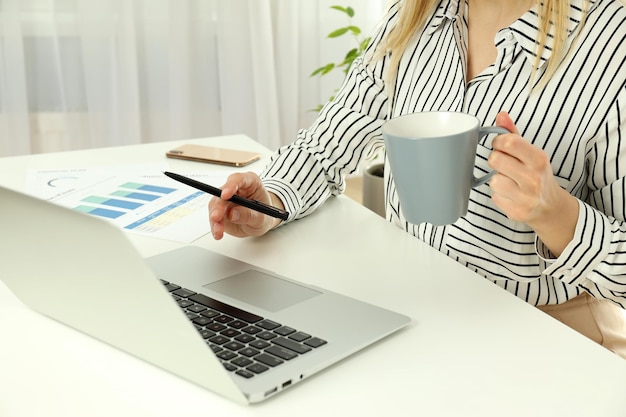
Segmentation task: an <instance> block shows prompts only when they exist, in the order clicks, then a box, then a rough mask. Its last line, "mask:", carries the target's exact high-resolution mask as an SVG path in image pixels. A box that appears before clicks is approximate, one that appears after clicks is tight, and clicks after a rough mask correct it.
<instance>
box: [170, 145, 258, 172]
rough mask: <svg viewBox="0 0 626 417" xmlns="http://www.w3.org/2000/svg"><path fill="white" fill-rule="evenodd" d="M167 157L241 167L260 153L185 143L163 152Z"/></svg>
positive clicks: (256, 158)
mask: <svg viewBox="0 0 626 417" xmlns="http://www.w3.org/2000/svg"><path fill="white" fill-rule="evenodd" d="M165 156H167V157H168V158H176V159H185V160H187V161H196V162H207V163H210V164H220V165H228V166H232V167H242V166H246V165H248V164H251V163H252V162H254V161H257V160H258V159H259V158H260V157H261V154H259V153H257V152H250V151H240V150H238V149H228V148H216V147H213V146H205V145H195V144H186V145H181V146H179V147H177V148H174V149H171V150H169V151H167V152H166V153H165Z"/></svg>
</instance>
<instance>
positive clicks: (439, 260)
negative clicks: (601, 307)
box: [0, 136, 626, 417]
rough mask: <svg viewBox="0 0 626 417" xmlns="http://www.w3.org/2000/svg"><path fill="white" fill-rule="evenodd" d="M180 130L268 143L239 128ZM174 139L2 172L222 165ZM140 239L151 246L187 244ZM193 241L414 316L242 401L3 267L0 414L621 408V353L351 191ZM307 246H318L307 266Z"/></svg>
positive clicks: (145, 248)
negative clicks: (55, 301) (249, 235)
mask: <svg viewBox="0 0 626 417" xmlns="http://www.w3.org/2000/svg"><path fill="white" fill-rule="evenodd" d="M184 142H198V143H205V144H217V145H228V146H230V147H238V148H242V149H257V150H259V151H261V152H263V153H264V154H265V155H267V150H266V149H264V148H263V147H262V146H260V145H259V144H257V143H256V142H254V141H251V140H250V139H248V138H246V137H244V136H229V137H219V138H207V139H197V140H193V141H184ZM178 143H180V142H166V143H155V144H147V145H139V146H129V147H124V148H107V149H98V150H88V151H76V152H66V153H55V154H42V155H30V156H24V157H12V158H1V159H0V184H1V185H4V186H9V187H11V188H15V189H18V190H19V189H24V184H25V178H26V173H27V171H28V170H29V169H41V168H60V167H88V166H102V165H104V166H112V165H127V164H133V163H154V162H167V163H169V165H170V169H172V170H174V171H181V172H185V171H188V172H200V171H203V170H210V171H213V170H216V169H227V168H222V167H218V166H215V165H204V164H198V163H194V162H186V161H178V160H166V159H165V157H164V153H165V151H166V150H168V149H170V148H171V147H172V146H174V145H175V144H178ZM265 162H267V156H266V157H265V158H263V159H262V160H261V161H260V162H258V163H256V165H255V166H253V168H260V167H262V166H263V164H264V163H265ZM2 238H3V239H6V238H7V237H6V236H3V237H2ZM131 240H132V241H133V243H134V244H135V245H136V246H137V247H138V249H139V250H140V252H141V253H142V254H143V255H145V256H149V255H153V254H156V253H159V252H162V251H165V250H169V249H174V248H176V247H177V246H179V245H180V244H178V243H176V242H171V241H166V240H160V239H153V238H148V237H143V236H137V235H132V236H131ZM51 244H53V243H51ZM193 244H195V245H198V246H203V247H206V248H209V249H211V250H214V251H216V252H220V253H223V254H225V255H229V256H233V257H238V258H241V259H243V260H245V261H247V262H250V263H253V264H257V265H259V266H261V267H263V268H267V269H271V270H274V271H276V272H278V273H280V274H283V275H287V276H291V277H294V278H295V279H298V280H301V281H304V282H308V283H311V284H314V285H319V286H323V287H326V288H328V289H331V290H334V291H337V292H341V293H345V294H347V295H350V296H353V297H355V298H359V299H362V300H366V301H370V302H373V303H375V304H378V305H380V306H383V307H386V308H390V309H393V310H396V311H398V312H401V313H404V314H407V315H409V316H411V317H412V318H413V319H414V322H413V323H412V325H410V326H409V327H408V328H406V329H404V330H403V331H401V332H399V333H397V334H395V335H393V336H391V337H389V338H387V339H385V340H383V341H381V342H379V343H377V344H376V345H374V346H372V347H370V348H368V349H365V350H364V351H362V352H359V353H358V354H356V355H354V356H352V357H351V358H349V359H347V360H344V361H343V362H341V363H339V364H337V365H335V366H333V367H332V368H330V369H329V370H327V371H324V372H322V373H320V374H318V375H316V376H314V377H312V378H310V379H309V380H307V381H304V382H302V383H300V384H298V385H296V386H294V387H293V388H291V389H290V390H287V391H285V392H283V393H281V394H280V395H278V396H276V397H275V398H273V399H270V400H269V401H267V402H265V403H262V404H259V405H255V406H248V407H246V406H240V405H238V404H234V403H231V402H229V401H227V400H225V399H222V398H220V397H218V396H216V395H214V394H213V393H211V392H208V391H206V390H203V389H202V388H199V387H198V386H195V385H193V384H191V383H189V382H187V381H184V380H181V379H180V378H178V377H176V376H173V375H171V374H169V373H167V372H165V371H163V370H161V369H158V368H156V367H154V366H152V365H150V364H147V363H145V362H143V361H141V360H139V359H136V358H134V357H131V356H129V355H127V354H125V353H123V352H121V351H118V350H117V349H115V348H112V347H110V346H108V345H105V344H102V343H100V342H98V341H96V340H94V339H92V338H90V337H88V336H85V335H83V334H81V333H78V332H76V331H74V330H73V329H70V328H68V327H66V326H64V325H62V324H59V323H57V322H54V321H52V320H49V319H47V318H45V317H42V316H40V315H38V314H36V313H34V312H32V311H31V310H29V309H28V308H26V307H25V306H24V305H23V304H21V302H19V300H17V299H16V298H15V297H14V296H13V294H12V293H11V292H9V291H8V289H7V288H6V287H5V286H4V285H3V284H2V282H1V281H0V340H1V342H0V416H2V417H14V416H29V417H30V416H43V415H46V416H63V417H70V416H81V417H84V416H130V415H132V416H168V417H171V416H174V415H196V413H199V415H215V416H235V415H237V416H238V415H241V416H244V415H246V416H247V415H251V416H272V417H277V416H288V415H289V416H291V415H294V413H295V414H297V415H302V416H320V415H328V416H351V415H367V416H381V415H385V414H389V413H391V414H395V415H400V416H404V415H424V416H481V417H485V416H498V417H501V416H568V417H572V416H585V417H588V416H594V417H600V416H623V415H626V395H624V394H626V361H624V360H622V359H620V358H618V357H617V356H615V355H613V354H612V353H610V352H608V351H606V350H605V349H603V348H601V347H599V346H597V345H596V344H595V343H593V342H591V341H589V340H587V339H586V338H584V337H583V336H580V335H579V334H577V333H575V332H574V331H572V330H570V329H569V328H567V327H565V326H563V325H561V324H560V323H558V322H556V321H555V320H553V319H551V318H550V317H548V316H546V315H544V314H543V313H541V312H540V311H538V310H537V309H535V308H533V307H531V306H529V305H527V304H526V303H524V302H523V301H521V300H519V299H517V298H516V297H514V296H512V295H510V294H509V293H507V292H505V291H503V290H501V289H500V288H499V287H497V286H495V285H492V284H490V283H489V282H487V281H486V280H484V279H482V278H480V277H479V276H477V275H474V274H473V273H471V272H470V271H469V270H467V269H465V268H463V267H462V266H460V265H459V264H457V263H456V262H454V261H452V260H450V259H448V258H447V257H445V256H444V255H442V254H440V253H439V252H437V251H435V250H433V249H431V248H430V247H428V246H427V245H424V244H422V243H421V242H419V241H418V240H417V239H415V238H413V237H411V236H409V235H408V234H406V233H404V232H403V231H402V230H399V229H397V228H395V227H394V226H392V225H390V224H389V223H387V222H386V221H385V220H384V219H382V218H380V217H378V216H377V215H375V214H373V213H372V212H370V211H369V210H367V209H365V208H363V207H362V206H360V205H358V204H356V203H354V202H353V201H351V200H350V199H348V198H345V197H339V198H333V199H331V200H329V201H328V202H327V203H326V204H325V205H324V206H323V207H322V208H321V209H320V210H318V211H317V212H316V213H314V214H313V215H311V216H309V217H308V218H306V219H303V220H299V221H296V222H294V223H292V224H290V225H288V226H286V227H283V228H280V229H278V230H275V231H273V232H272V233H270V234H268V235H266V236H264V237H261V238H256V239H236V238H232V237H226V238H225V239H224V240H222V241H219V242H216V241H214V240H213V239H212V238H211V237H210V236H205V237H203V238H201V239H199V240H198V241H196V242H194V243H193ZM311 259H320V260H323V262H316V263H315V265H314V266H312V265H311Z"/></svg>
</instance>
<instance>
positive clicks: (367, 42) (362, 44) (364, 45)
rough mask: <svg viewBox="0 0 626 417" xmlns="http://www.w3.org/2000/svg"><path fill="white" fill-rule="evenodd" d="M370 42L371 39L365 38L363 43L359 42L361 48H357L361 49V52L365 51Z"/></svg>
mask: <svg viewBox="0 0 626 417" xmlns="http://www.w3.org/2000/svg"><path fill="white" fill-rule="evenodd" d="M371 40H372V38H370V37H367V38H365V39H363V41H362V42H361V46H360V47H359V48H360V49H361V51H365V50H366V49H367V47H368V46H369V44H370V41H371Z"/></svg>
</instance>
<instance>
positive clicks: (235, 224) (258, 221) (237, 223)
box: [209, 172, 284, 240]
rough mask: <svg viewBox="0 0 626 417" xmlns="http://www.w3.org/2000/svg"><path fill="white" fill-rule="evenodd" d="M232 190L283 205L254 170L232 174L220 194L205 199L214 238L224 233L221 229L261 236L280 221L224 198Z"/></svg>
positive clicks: (264, 201) (218, 237)
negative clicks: (207, 199)
mask: <svg viewBox="0 0 626 417" xmlns="http://www.w3.org/2000/svg"><path fill="white" fill-rule="evenodd" d="M235 194H236V195H239V196H241V197H245V198H248V199H250V200H257V201H260V202H262V203H265V204H269V205H272V206H275V207H278V208H281V209H282V208H284V207H283V204H282V202H281V201H280V199H278V198H277V197H276V196H275V195H274V194H272V193H270V192H268V191H267V190H266V189H265V187H263V184H262V183H261V179H260V178H259V176H258V175H256V174H255V173H253V172H245V173H236V174H232V175H230V176H229V177H228V179H227V180H226V183H225V184H224V186H223V187H222V196H221V198H219V197H213V198H212V199H211V201H210V202H209V223H210V225H211V233H212V234H213V237H214V238H215V239H216V240H219V239H221V238H222V237H224V233H228V234H230V235H233V236H237V237H247V236H261V235H263V234H265V233H267V232H268V231H270V230H271V229H273V228H274V227H276V226H277V225H278V224H279V223H280V220H278V219H275V218H273V217H270V216H266V215H265V214H262V213H259V212H258V211H254V210H250V209H248V208H246V207H242V206H240V205H237V204H234V203H231V202H229V201H227V200H228V199H230V198H231V197H232V196H233V195H235Z"/></svg>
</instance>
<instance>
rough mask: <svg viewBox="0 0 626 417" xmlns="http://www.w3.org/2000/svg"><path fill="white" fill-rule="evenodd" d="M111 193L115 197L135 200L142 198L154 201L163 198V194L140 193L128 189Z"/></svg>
mask: <svg viewBox="0 0 626 417" xmlns="http://www.w3.org/2000/svg"><path fill="white" fill-rule="evenodd" d="M111 195H112V196H115V197H124V198H131V199H133V200H142V201H154V200H157V199H159V198H161V196H159V195H154V194H146V193H138V192H136V191H127V190H117V191H115V192H113V193H111Z"/></svg>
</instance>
